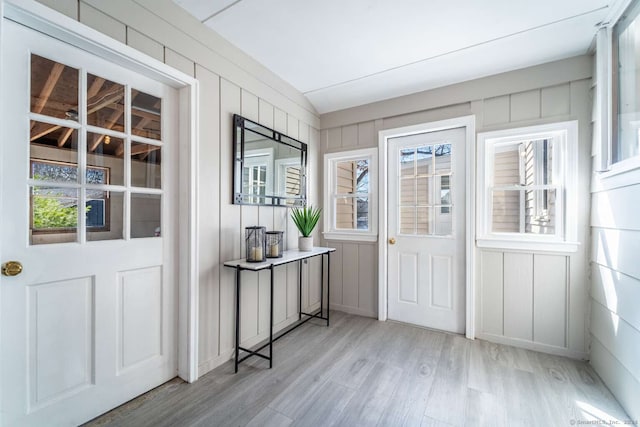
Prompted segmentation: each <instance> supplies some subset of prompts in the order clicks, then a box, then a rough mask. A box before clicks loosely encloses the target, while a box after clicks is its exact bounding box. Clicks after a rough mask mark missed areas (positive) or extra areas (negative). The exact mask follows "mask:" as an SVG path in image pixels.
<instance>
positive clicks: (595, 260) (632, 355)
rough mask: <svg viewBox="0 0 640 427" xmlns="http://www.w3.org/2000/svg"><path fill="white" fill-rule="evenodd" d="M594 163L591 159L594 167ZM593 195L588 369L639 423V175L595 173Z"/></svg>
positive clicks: (595, 146) (595, 147) (598, 138)
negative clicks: (597, 376) (599, 377)
mask: <svg viewBox="0 0 640 427" xmlns="http://www.w3.org/2000/svg"><path fill="white" fill-rule="evenodd" d="M594 65H595V60H594ZM595 69H596V67H594V70H595ZM601 69H602V68H598V70H601ZM596 80H597V76H595V73H594V79H593V93H594V107H595V108H594V110H593V112H594V115H593V122H594V123H593V124H594V129H599V123H598V121H597V120H598V117H599V116H600V114H599V113H600V109H599V107H602V106H605V107H606V104H604V103H601V102H600V100H599V99H597V96H595V94H596ZM601 135H602V134H601V133H600V132H594V139H593V153H597V152H598V151H599V150H598V149H599V146H600V145H601V144H602V143H603V141H602V136H601ZM605 144H606V141H605ZM597 160H598V159H596V158H595V156H594V164H596V163H595V162H596V161H597ZM591 190H592V198H591V227H592V229H591V246H592V251H591V282H592V283H591V364H592V365H593V367H594V368H595V370H596V372H598V374H599V375H600V376H601V377H602V379H603V380H604V382H605V383H606V384H607V386H608V387H609V389H610V390H611V391H612V392H613V394H614V395H615V396H616V398H617V399H618V401H619V402H620V403H621V404H622V406H623V407H624V408H625V409H626V411H627V413H628V414H629V415H630V418H631V419H636V420H637V419H639V418H640V310H639V309H638V307H639V304H638V303H639V302H640V263H638V254H640V215H639V214H638V206H640V173H639V171H638V170H635V171H630V172H627V173H623V174H619V175H614V176H612V177H608V178H607V177H606V175H602V174H600V173H598V172H594V173H593V176H592V181H591Z"/></svg>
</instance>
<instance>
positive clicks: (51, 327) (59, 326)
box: [5, 277, 95, 410]
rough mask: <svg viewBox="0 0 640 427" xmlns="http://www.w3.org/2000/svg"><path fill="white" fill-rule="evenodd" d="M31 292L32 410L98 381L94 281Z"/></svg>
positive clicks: (45, 286) (53, 285)
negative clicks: (95, 370)
mask: <svg viewBox="0 0 640 427" xmlns="http://www.w3.org/2000/svg"><path fill="white" fill-rule="evenodd" d="M27 292H28V305H29V310H28V313H29V314H28V318H29V326H30V328H29V338H28V341H29V342H28V344H29V374H28V375H29V380H30V381H29V389H30V391H29V395H30V399H29V404H30V409H31V410H33V409H35V408H37V407H42V406H44V405H46V404H47V403H48V402H51V401H54V400H56V399H59V398H62V397H64V396H69V395H72V394H74V393H77V392H79V391H80V390H83V389H84V388H86V387H88V386H90V385H91V384H92V383H93V381H94V360H95V359H94V354H93V339H94V324H93V318H94V309H95V307H94V279H93V278H92V277H83V278H78V279H72V280H64V281H60V282H52V283H44V284H38V285H32V286H29V287H28V290H27ZM5 392H9V391H5Z"/></svg>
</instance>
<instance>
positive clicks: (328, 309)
mask: <svg viewBox="0 0 640 427" xmlns="http://www.w3.org/2000/svg"><path fill="white" fill-rule="evenodd" d="M330 299H331V252H327V327H328V326H329V311H330V308H329V306H330V304H331V302H330Z"/></svg>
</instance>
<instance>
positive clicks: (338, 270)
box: [329, 240, 344, 305]
mask: <svg viewBox="0 0 640 427" xmlns="http://www.w3.org/2000/svg"><path fill="white" fill-rule="evenodd" d="M330 243H331V246H332V247H334V248H336V251H335V252H334V253H332V254H331V269H330V271H329V275H330V277H331V285H330V286H331V304H338V305H342V267H343V262H342V256H343V253H344V252H343V250H342V243H340V242H337V241H335V240H333V241H331V242H330Z"/></svg>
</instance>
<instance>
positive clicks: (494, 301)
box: [479, 251, 504, 335]
mask: <svg viewBox="0 0 640 427" xmlns="http://www.w3.org/2000/svg"><path fill="white" fill-rule="evenodd" d="M503 257H504V255H503V253H502V252H494V251H481V252H480V284H481V285H480V286H481V291H480V295H479V298H480V301H481V302H480V310H481V330H482V332H485V333H488V334H494V335H502V334H503V333H504V330H503V321H504V312H503V307H504V305H503V304H504V294H503V289H504V263H503Z"/></svg>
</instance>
